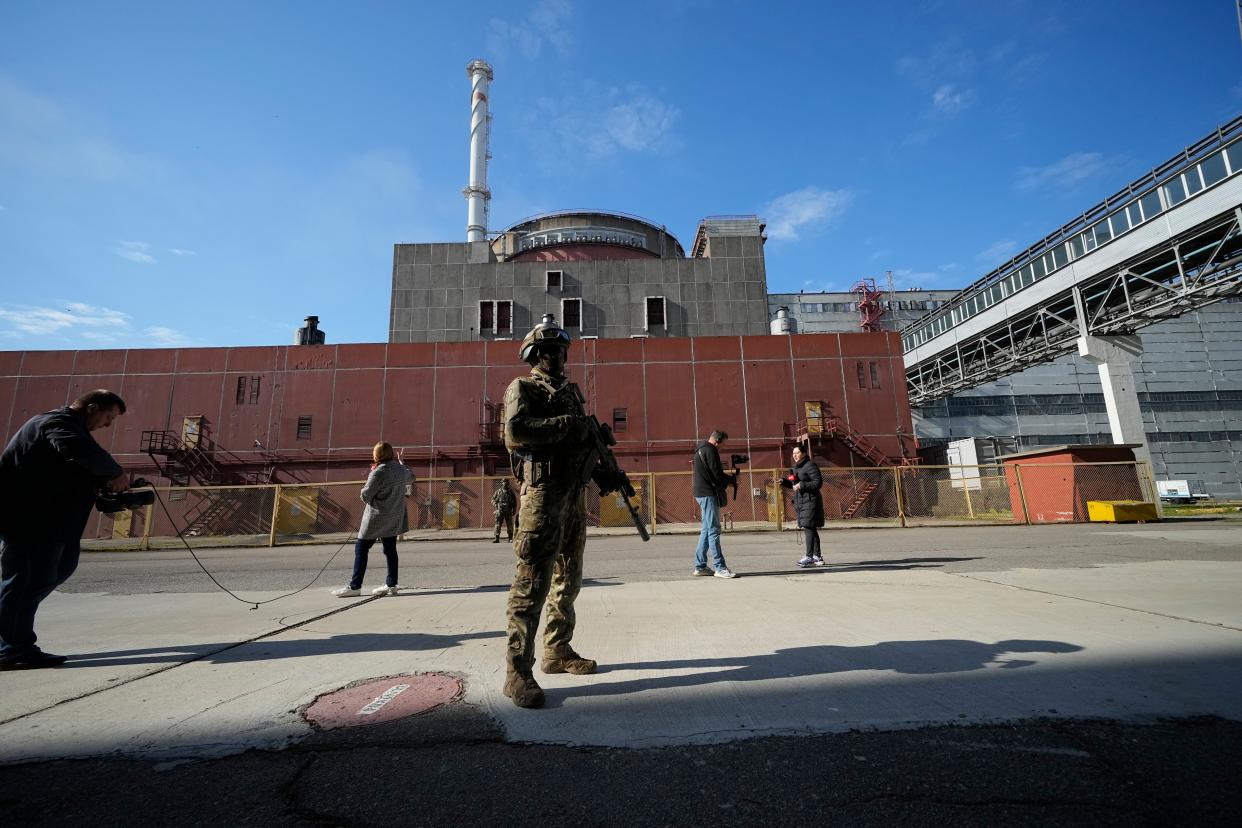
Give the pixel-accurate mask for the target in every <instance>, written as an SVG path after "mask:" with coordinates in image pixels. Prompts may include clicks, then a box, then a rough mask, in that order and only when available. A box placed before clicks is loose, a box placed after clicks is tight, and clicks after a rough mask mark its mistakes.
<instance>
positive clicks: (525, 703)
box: [504, 670, 543, 707]
mask: <svg viewBox="0 0 1242 828" xmlns="http://www.w3.org/2000/svg"><path fill="white" fill-rule="evenodd" d="M504 693H505V695H506V696H508V697H509V698H511V699H513V703H514V704H516V705H517V706H518V707H543V690H541V689H540V688H539V685H538V684H537V683H535V677H534V676H532V675H531V674H530V673H519V672H516V671H512V670H511V671H509V672H508V673H507V674H506V675H505V689H504Z"/></svg>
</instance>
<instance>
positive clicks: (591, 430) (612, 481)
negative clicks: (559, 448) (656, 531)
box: [579, 414, 651, 541]
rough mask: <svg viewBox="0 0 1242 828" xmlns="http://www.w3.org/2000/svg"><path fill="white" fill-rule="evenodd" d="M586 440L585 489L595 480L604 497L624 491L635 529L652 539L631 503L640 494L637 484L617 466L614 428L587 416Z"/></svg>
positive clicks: (642, 536) (626, 504)
mask: <svg viewBox="0 0 1242 828" xmlns="http://www.w3.org/2000/svg"><path fill="white" fill-rule="evenodd" d="M586 440H587V446H588V448H589V451H588V452H587V457H586V460H585V461H584V462H583V464H582V474H581V475H580V477H579V480H580V482H581V483H582V485H584V486H585V485H586V484H587V483H589V482H591V481H592V480H594V481H595V482H596V483H597V484H598V485H599V493H600V496H601V497H603V496H604V495H608V494H612V493H613V492H620V493H621V497H622V499H624V500H625V508H627V509H629V510H630V519H631V520H633V521H634V528H635V529H637V530H638V535H639V537H641V538H642V539H643V540H644V541H649V540H651V535H649V534H647V527H646V526H644V525H643V519H642V517H641V516H639V514H638V509H636V508H634V504H633V503H631V502H630V498H631V497H634V496H635V495H636V494H637V492H635V491H634V484H633V483H631V482H630V478H629V477H628V476H627V475H626V473H625V470H624V469H622V468H621V467H620V466H618V465H617V458H616V456H615V455H614V454H613V453H612V447H613V446H615V445H616V444H617V438H616V437H614V436H612V429H611V428H609V427H608V426H606V425H604V424H603V423H601V422H600V421H599V419H598V418H597V417H596V416H595V415H594V414H592V415H590V416H589V417H587V437H586Z"/></svg>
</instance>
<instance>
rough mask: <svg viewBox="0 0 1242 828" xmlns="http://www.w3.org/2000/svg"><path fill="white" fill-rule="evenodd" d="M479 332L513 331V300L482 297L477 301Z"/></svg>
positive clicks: (497, 332) (508, 332)
mask: <svg viewBox="0 0 1242 828" xmlns="http://www.w3.org/2000/svg"><path fill="white" fill-rule="evenodd" d="M479 333H481V334H483V333H489V334H497V335H503V334H511V333H513V302H511V301H509V300H508V299H484V300H483V301H482V302H479Z"/></svg>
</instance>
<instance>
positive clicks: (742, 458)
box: [729, 454, 750, 467]
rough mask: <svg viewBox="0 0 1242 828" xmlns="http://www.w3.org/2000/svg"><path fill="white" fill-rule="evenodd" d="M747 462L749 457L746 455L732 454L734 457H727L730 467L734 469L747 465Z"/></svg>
mask: <svg viewBox="0 0 1242 828" xmlns="http://www.w3.org/2000/svg"><path fill="white" fill-rule="evenodd" d="M749 462H750V455H748V454H734V455H730V457H729V465H730V466H734V467H736V466H740V465H742V464H743V463H749Z"/></svg>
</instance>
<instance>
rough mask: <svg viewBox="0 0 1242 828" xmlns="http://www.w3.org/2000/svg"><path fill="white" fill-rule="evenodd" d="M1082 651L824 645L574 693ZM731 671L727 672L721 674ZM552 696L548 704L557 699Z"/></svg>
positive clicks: (933, 667) (973, 644)
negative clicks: (692, 671)
mask: <svg viewBox="0 0 1242 828" xmlns="http://www.w3.org/2000/svg"><path fill="white" fill-rule="evenodd" d="M1082 649H1083V648H1082V647H1080V646H1079V645H1077V644H1070V643H1068V642H1065V641H1038V640H1026V639H1010V640H1006V641H997V642H996V643H994V644H989V643H985V642H982V641H969V640H965V639H952V638H946V639H929V640H924V641H882V642H880V643H879V644H867V645H864V646H860V647H844V646H838V645H820V646H814V647H791V648H789V649H785V650H777V651H775V652H773V653H762V654H758V655H753V656H738V657H734V658H690V659H675V660H672V661H649V662H634V663H630V664H608V665H601V667H600V670H599V672H600V673H601V674H604V673H619V672H622V671H625V670H688V669H698V668H702V669H703V670H705V671H706V672H696V673H690V674H687V675H664V676H653V677H647V678H635V679H631V680H628V681H614V682H606V683H599V684H592V685H589V686H583V687H579V688H577V689H575V690H574V691H572V692H573V695H576V696H612V695H621V694H624V693H636V692H639V691H642V690H655V689H665V688H672V687H701V686H703V685H706V684H715V683H716V682H721V681H764V680H768V679H773V678H793V677H796V676H816V675H824V674H828V673H845V672H850V671H854V670H892V671H893V672H896V673H903V674H907V675H931V674H936V673H962V672H968V671H971V670H980V669H982V668H983V667H985V666H987V665H994V666H997V667H1000V668H1002V669H1018V668H1021V667H1028V666H1030V665H1032V664H1035V663H1036V662H1035V661H1032V660H1030V659H1025V658H1008V656H1009V655H1010V654H1013V653H1073V652H1078V651H1079V650H1082ZM719 668H728V669H719ZM547 692H548V697H549V701H552V698H553V696H554V695H555V694H557V691H556V690H550V691H547Z"/></svg>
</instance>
